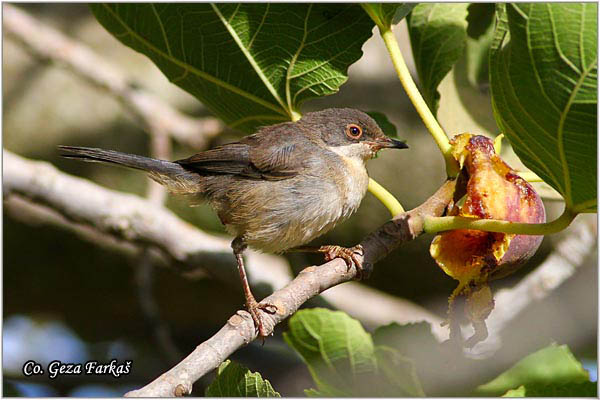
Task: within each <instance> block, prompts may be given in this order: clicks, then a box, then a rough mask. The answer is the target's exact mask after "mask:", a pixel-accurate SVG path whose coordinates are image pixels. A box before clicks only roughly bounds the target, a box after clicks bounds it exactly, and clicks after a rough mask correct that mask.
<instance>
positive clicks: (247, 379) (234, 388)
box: [205, 360, 281, 397]
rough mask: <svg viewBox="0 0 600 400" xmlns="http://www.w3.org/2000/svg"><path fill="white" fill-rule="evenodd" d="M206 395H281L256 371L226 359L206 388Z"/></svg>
mask: <svg viewBox="0 0 600 400" xmlns="http://www.w3.org/2000/svg"><path fill="white" fill-rule="evenodd" d="M205 396H206V397H281V395H280V394H279V393H277V392H276V391H275V390H274V389H273V386H271V384H270V383H269V381H267V380H265V379H263V378H262V377H261V376H260V374H259V373H258V372H250V370H248V368H246V367H242V366H241V365H239V364H237V363H235V362H232V361H231V360H226V361H224V362H223V363H221V365H220V366H219V368H218V369H217V377H216V378H215V380H214V381H212V383H211V384H210V385H209V386H208V387H207V388H206V391H205Z"/></svg>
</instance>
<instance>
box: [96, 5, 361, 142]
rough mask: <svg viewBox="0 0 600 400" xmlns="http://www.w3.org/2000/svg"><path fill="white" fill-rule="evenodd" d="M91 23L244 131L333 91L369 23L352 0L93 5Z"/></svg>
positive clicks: (354, 58) (296, 113)
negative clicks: (339, 0) (332, 0)
mask: <svg viewBox="0 0 600 400" xmlns="http://www.w3.org/2000/svg"><path fill="white" fill-rule="evenodd" d="M91 8H92V11H93V12H94V15H95V16H96V18H97V19H98V21H100V23H101V24H102V25H103V26H104V27H105V28H106V29H107V30H108V31H109V32H111V33H112V34H113V35H114V36H115V37H116V38H117V39H119V40H120V41H121V42H123V43H124V44H125V45H127V46H129V47H131V48H133V49H134V50H137V51H139V52H141V53H143V54H145V55H147V56H148V57H150V59H152V61H153V62H154V63H155V64H156V65H157V66H158V68H160V70H161V71H162V72H163V73H164V74H165V75H166V76H167V78H169V80H170V81H171V82H173V83H175V84H176V85H178V86H180V87H181V88H182V89H184V90H186V91H188V92H190V93H191V94H192V95H194V96H196V97H197V98H198V99H200V100H201V101H202V102H203V103H204V104H205V105H206V106H207V107H208V108H209V109H210V110H211V111H212V112H213V113H214V114H215V115H217V116H218V117H220V118H221V119H223V120H224V121H225V122H226V123H227V124H228V125H229V126H231V127H235V128H238V129H241V130H244V131H248V132H250V131H252V130H254V129H255V128H256V127H257V126H260V125H270V124H273V123H275V122H278V121H285V120H290V119H293V118H296V117H298V116H299V106H300V104H301V103H302V102H303V101H305V100H307V99H310V98H315V97H320V96H325V95H328V94H332V93H335V92H336V91H337V90H338V88H339V87H340V85H342V84H343V83H344V82H345V81H346V79H347V69H348V66H350V65H351V64H352V63H354V62H355V61H357V60H358V59H359V58H360V57H361V56H362V51H361V47H362V45H363V43H364V42H365V41H366V40H367V39H368V38H369V37H370V36H371V33H372V28H373V21H371V19H370V18H369V17H368V15H366V13H365V12H364V11H363V10H362V9H361V7H360V6H359V5H358V4H300V3H298V4H278V3H266V4H258V3H245V4H240V3H215V4H209V3H177V4H176V3H171V4H170V3H156V4H142V3H127V4H125V3H108V4H93V5H92V6H91Z"/></svg>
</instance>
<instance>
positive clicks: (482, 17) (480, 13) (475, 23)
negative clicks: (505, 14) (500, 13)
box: [467, 3, 496, 39]
mask: <svg viewBox="0 0 600 400" xmlns="http://www.w3.org/2000/svg"><path fill="white" fill-rule="evenodd" d="M468 11H469V15H467V23H468V24H469V26H468V28H467V35H469V37H470V38H472V39H479V37H480V36H481V35H483V34H484V33H485V32H487V31H488V29H489V28H490V27H491V26H492V25H493V22H494V13H495V12H496V8H495V6H494V3H471V4H470V5H469V7H468Z"/></svg>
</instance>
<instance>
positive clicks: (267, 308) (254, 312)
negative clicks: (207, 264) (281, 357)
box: [246, 298, 277, 344]
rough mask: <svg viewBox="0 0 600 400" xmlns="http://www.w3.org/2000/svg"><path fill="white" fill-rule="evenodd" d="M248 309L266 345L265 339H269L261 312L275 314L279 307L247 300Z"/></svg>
mask: <svg viewBox="0 0 600 400" xmlns="http://www.w3.org/2000/svg"><path fill="white" fill-rule="evenodd" d="M246 309H247V310H248V312H249V313H250V315H251V316H252V319H253V320H254V326H255V327H256V329H257V330H258V334H259V335H260V336H261V337H262V339H263V344H264V343H265V337H267V336H268V334H267V330H266V329H265V326H264V324H263V315H262V314H261V311H262V312H265V313H267V314H275V313H276V312H277V306H275V305H273V304H269V303H258V302H257V301H256V300H254V299H253V298H252V299H247V301H246Z"/></svg>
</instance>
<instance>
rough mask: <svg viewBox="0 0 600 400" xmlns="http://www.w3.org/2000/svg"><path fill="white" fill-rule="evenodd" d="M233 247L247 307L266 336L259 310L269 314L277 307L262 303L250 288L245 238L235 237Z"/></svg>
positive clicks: (262, 333) (259, 329) (255, 323)
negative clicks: (244, 253)
mask: <svg viewBox="0 0 600 400" xmlns="http://www.w3.org/2000/svg"><path fill="white" fill-rule="evenodd" d="M231 248H232V249H233V254H234V255H235V258H236V260H237V266H238V272H239V273H240V279H241V281H242V288H243V289H244V297H245V298H246V309H247V310H248V312H249V313H250V315H251V316H252V319H253V320H254V325H255V326H256V328H257V329H258V333H259V334H260V336H262V337H263V338H264V337H266V336H267V335H266V332H265V328H264V326H263V323H262V316H261V314H260V311H259V310H262V311H264V312H266V313H268V314H274V313H275V312H277V307H276V306H274V305H273V304H260V303H258V302H257V301H256V299H255V298H254V295H253V294H252V291H251V290H250V285H249V284H248V278H247V277H246V269H245V268H244V259H243V257H242V253H243V252H244V250H245V249H246V244H245V243H244V241H243V239H242V238H240V237H237V238H235V239H234V240H233V242H231ZM263 340H264V339H263Z"/></svg>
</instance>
